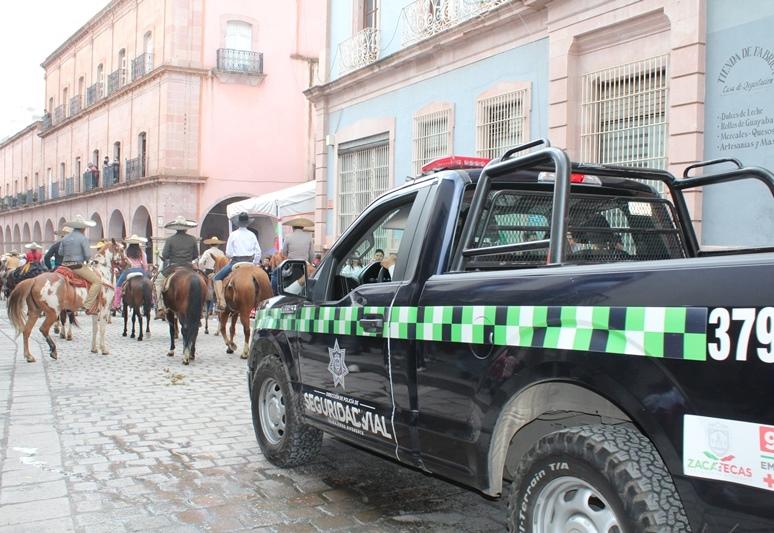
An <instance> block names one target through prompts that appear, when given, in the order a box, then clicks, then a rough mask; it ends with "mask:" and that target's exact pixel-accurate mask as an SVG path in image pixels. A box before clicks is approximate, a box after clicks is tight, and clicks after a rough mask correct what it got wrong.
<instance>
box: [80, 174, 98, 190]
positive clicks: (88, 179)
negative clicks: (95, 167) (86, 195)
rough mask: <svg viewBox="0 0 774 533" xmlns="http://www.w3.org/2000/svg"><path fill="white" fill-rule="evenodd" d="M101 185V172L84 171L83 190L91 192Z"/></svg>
mask: <svg viewBox="0 0 774 533" xmlns="http://www.w3.org/2000/svg"><path fill="white" fill-rule="evenodd" d="M97 187H99V172H98V171H91V170H87V171H86V172H84V173H83V187H82V188H81V190H82V191H83V192H89V191H91V190H93V189H96V188H97Z"/></svg>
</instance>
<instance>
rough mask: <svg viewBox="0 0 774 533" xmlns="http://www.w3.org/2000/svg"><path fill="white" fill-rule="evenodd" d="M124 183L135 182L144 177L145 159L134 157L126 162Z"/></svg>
mask: <svg viewBox="0 0 774 533" xmlns="http://www.w3.org/2000/svg"><path fill="white" fill-rule="evenodd" d="M125 174H126V181H132V180H137V179H140V178H144V177H145V159H144V158H142V157H135V158H134V159H127V160H126V173H125Z"/></svg>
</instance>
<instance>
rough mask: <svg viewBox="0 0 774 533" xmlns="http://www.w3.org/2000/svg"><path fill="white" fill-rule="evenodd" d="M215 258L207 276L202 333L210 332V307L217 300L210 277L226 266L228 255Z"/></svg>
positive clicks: (216, 332) (216, 331) (207, 333)
mask: <svg viewBox="0 0 774 533" xmlns="http://www.w3.org/2000/svg"><path fill="white" fill-rule="evenodd" d="M214 259H215V268H214V269H213V272H212V274H210V275H209V276H207V299H206V300H205V304H204V305H205V307H204V334H205V335H209V334H210V316H212V307H213V306H214V305H215V304H216V303H217V302H218V299H217V297H216V296H215V286H214V284H213V281H212V278H213V277H214V276H215V274H217V273H218V272H219V271H220V269H221V268H223V267H224V266H226V265H227V264H228V257H226V256H225V255H221V256H216V257H214ZM214 334H215V335H217V334H218V329H217V328H216V329H215V333H214Z"/></svg>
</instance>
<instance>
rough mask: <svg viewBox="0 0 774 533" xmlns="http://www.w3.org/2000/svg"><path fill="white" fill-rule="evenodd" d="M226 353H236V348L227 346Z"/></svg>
mask: <svg viewBox="0 0 774 533" xmlns="http://www.w3.org/2000/svg"><path fill="white" fill-rule="evenodd" d="M226 353H234V350H232V349H231V348H226Z"/></svg>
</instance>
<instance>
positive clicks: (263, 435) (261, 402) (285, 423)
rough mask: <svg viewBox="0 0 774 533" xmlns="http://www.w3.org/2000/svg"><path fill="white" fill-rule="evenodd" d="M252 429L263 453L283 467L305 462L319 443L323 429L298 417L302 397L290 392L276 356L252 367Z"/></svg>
mask: <svg viewBox="0 0 774 533" xmlns="http://www.w3.org/2000/svg"><path fill="white" fill-rule="evenodd" d="M250 404H251V407H252V412H253V428H254V429H255V436H256V438H257V439H258V444H259V445H260V447H261V451H262V452H263V455H264V456H265V457H266V458H267V459H268V460H269V461H270V462H271V463H272V464H274V465H276V466H280V467H283V468H288V467H292V466H298V465H302V464H305V463H308V462H309V461H311V460H312V459H314V457H315V456H316V455H317V453H318V452H319V451H320V447H321V446H322V432H321V431H320V430H319V429H316V428H313V427H311V426H309V425H307V424H304V422H303V420H302V419H301V414H302V412H303V411H302V406H301V397H300V396H297V395H296V394H295V393H294V392H293V388H292V387H291V386H290V380H289V379H288V375H287V373H286V372H285V367H284V366H283V364H282V362H281V361H280V360H279V359H278V358H277V357H264V359H263V360H262V361H261V362H260V363H259V364H258V368H256V369H255V377H254V378H253V387H252V398H250Z"/></svg>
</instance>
